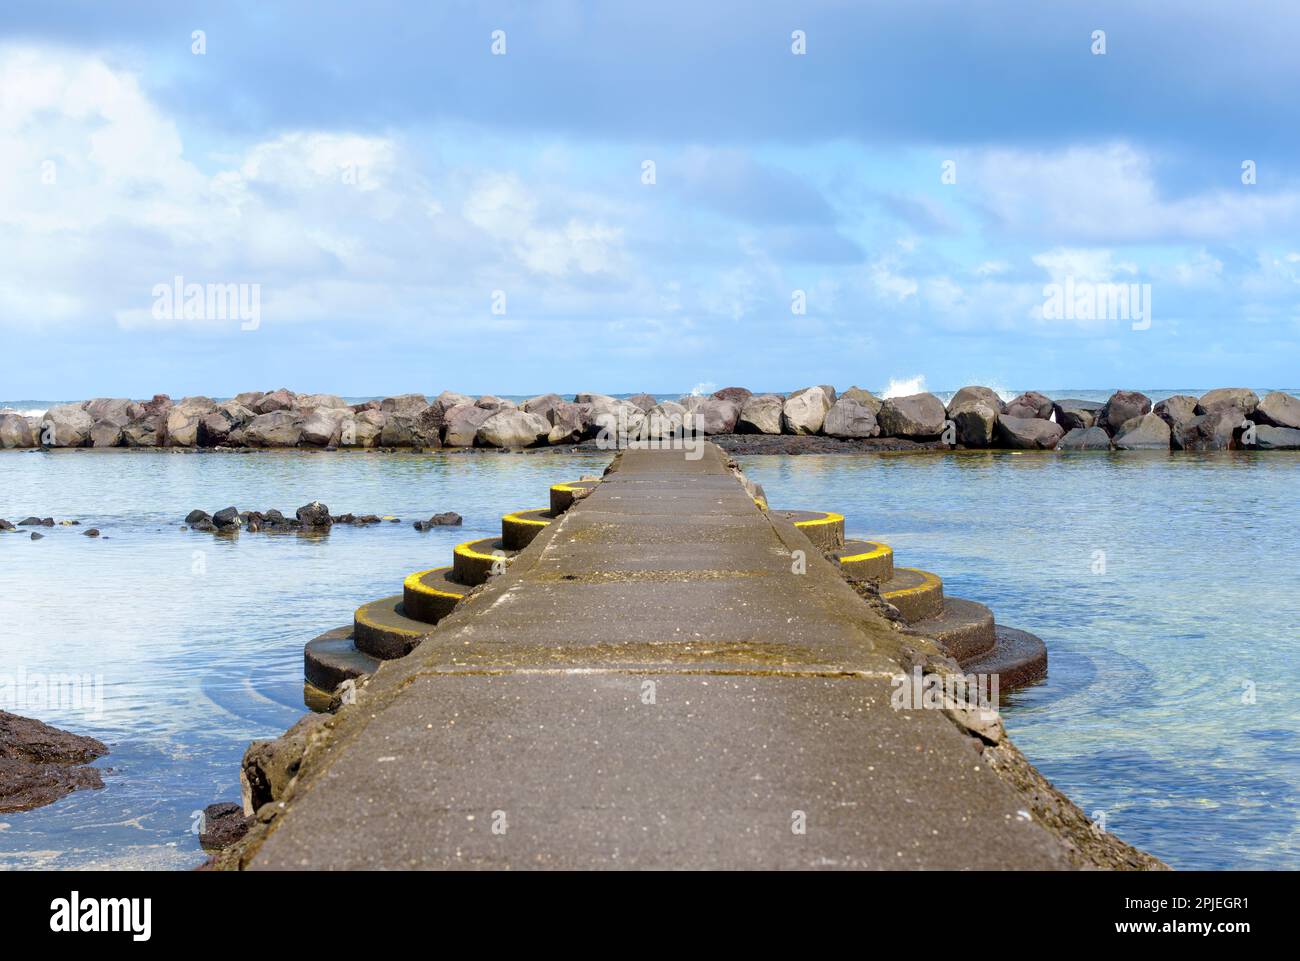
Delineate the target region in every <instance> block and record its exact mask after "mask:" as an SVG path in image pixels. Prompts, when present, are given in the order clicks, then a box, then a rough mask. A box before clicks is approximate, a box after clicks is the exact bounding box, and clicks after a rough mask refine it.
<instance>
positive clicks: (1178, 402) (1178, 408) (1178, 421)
mask: <svg viewBox="0 0 1300 961" xmlns="http://www.w3.org/2000/svg"><path fill="white" fill-rule="evenodd" d="M1196 403H1197V401H1196V398H1195V397H1193V396H1192V395H1191V394H1174V395H1173V396H1172V397H1166V398H1165V399H1164V400H1162V401H1160V402H1159V403H1157V404H1156V406H1155V407H1153V408H1152V409H1151V413H1153V414H1155V415H1156V416H1157V417H1159V418H1160V419H1161V420H1162V421H1164V422H1165V423H1166V424H1168V425H1169V432H1170V434H1171V435H1172V436H1175V437H1176V436H1177V435H1178V432H1179V431H1181V430H1183V429H1184V428H1186V427H1187V425H1188V424H1190V423H1191V422H1192V421H1193V420H1195V419H1196V417H1197V413H1196Z"/></svg>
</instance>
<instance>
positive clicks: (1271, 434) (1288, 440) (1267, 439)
mask: <svg viewBox="0 0 1300 961" xmlns="http://www.w3.org/2000/svg"><path fill="white" fill-rule="evenodd" d="M1255 447H1256V448H1258V449H1259V450H1300V430H1297V429H1295V428H1294V427H1271V426H1269V425H1268V424H1261V425H1260V426H1258V427H1256V428H1255Z"/></svg>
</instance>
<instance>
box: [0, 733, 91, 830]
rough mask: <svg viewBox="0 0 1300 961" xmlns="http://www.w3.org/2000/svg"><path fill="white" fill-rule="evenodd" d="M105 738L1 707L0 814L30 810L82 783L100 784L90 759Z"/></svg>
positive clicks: (81, 786)
mask: <svg viewBox="0 0 1300 961" xmlns="http://www.w3.org/2000/svg"><path fill="white" fill-rule="evenodd" d="M107 753H108V748H107V747H105V746H104V744H103V742H102V741H98V740H96V739H95V738H93V737H84V736H82V735H80V734H72V733H69V732H68V731H62V730H60V729H58V728H56V727H51V726H50V725H48V724H44V723H42V722H41V721H37V720H34V719H33V718H27V717H20V716H19V715H17V714H10V713H9V712H8V711H3V710H0V814H5V813H9V812H13V811H30V810H31V809H32V808H37V807H42V806H43V805H46V804H50V803H52V802H54V801H57V800H58V799H59V798H61V797H64V796H65V795H68V794H71V793H72V792H73V791H78V790H81V789H83V788H102V787H103V786H104V781H103V779H102V777H101V775H100V772H99V771H98V770H97V769H95V768H92V767H84V766H82V765H86V764H89V763H90V762H91V761H93V760H95V759H96V758H98V757H103V756H104V755H105V754H107Z"/></svg>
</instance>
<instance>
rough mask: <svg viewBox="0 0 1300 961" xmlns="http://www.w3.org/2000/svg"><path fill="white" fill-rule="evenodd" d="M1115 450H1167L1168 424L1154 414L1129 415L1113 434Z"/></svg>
mask: <svg viewBox="0 0 1300 961" xmlns="http://www.w3.org/2000/svg"><path fill="white" fill-rule="evenodd" d="M1115 447H1116V449H1117V450H1169V425H1168V424H1166V423H1165V422H1164V421H1163V420H1161V419H1160V418H1159V417H1157V416H1156V415H1155V414H1151V413H1146V414H1139V415H1137V416H1135V417H1130V418H1129V420H1128V421H1127V422H1126V423H1124V424H1123V425H1122V426H1121V427H1120V429H1119V431H1118V432H1117V433H1116V434H1115Z"/></svg>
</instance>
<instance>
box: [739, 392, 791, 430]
mask: <svg viewBox="0 0 1300 961" xmlns="http://www.w3.org/2000/svg"><path fill="white" fill-rule="evenodd" d="M784 406H785V399H784V398H783V397H781V396H780V395H778V394H756V395H754V396H753V397H751V398H749V400H747V401H745V404H744V406H743V407H741V408H740V416H739V417H737V418H736V433H738V434H779V433H781V410H782V408H784Z"/></svg>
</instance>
